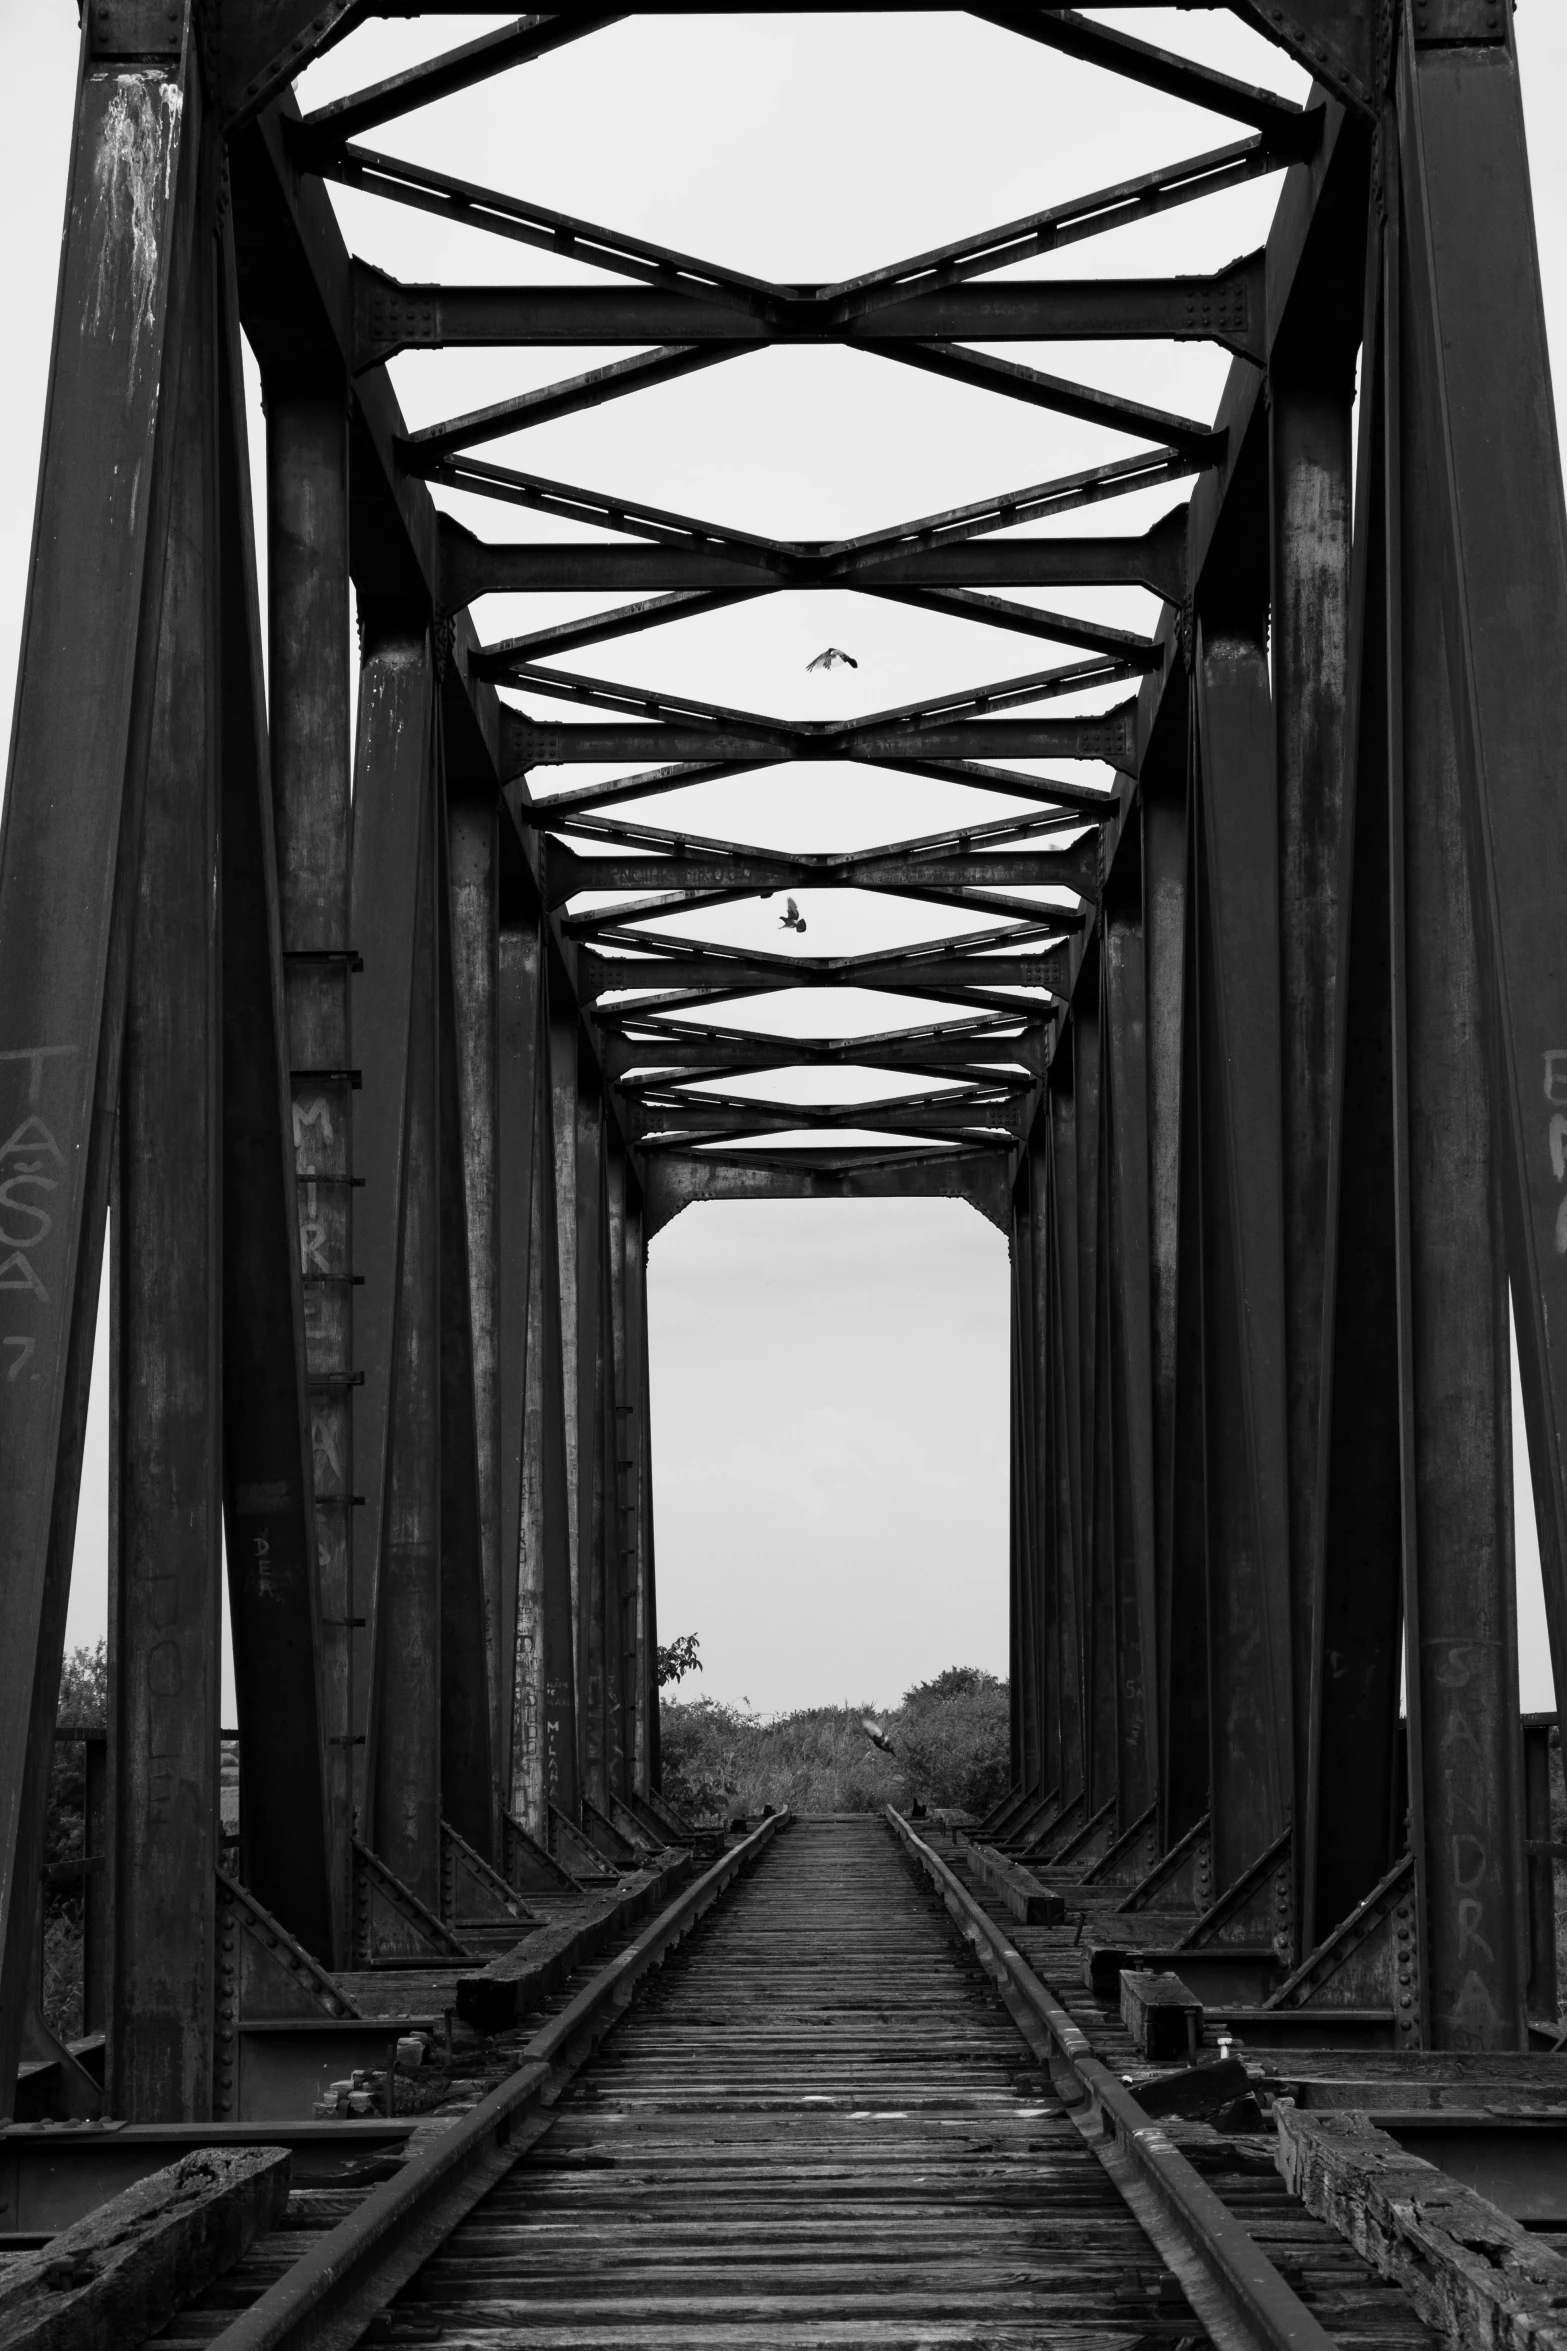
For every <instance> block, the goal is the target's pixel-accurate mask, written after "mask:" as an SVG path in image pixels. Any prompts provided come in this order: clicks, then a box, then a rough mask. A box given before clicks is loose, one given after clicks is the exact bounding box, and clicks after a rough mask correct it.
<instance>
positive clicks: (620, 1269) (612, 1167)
mask: <svg viewBox="0 0 1567 2351" xmlns="http://www.w3.org/2000/svg"><path fill="white" fill-rule="evenodd" d="M626 1174H627V1170H626V1147H625V1144H624V1143H623V1142H622V1140H621V1137H620V1133H619V1130H618V1128H617V1127H616V1125H615V1122H614V1119H613V1116H612V1115H611V1116H608V1117H606V1120H605V1134H604V1210H605V1235H606V1240H607V1245H608V1281H607V1284H606V1295H607V1299H608V1305H609V1319H610V1339H611V1346H610V1353H609V1370H610V1379H609V1383H608V1394H607V1396H606V1399H605V1401H606V1405H607V1411H606V1414H605V1422H604V1434H605V1440H606V1451H605V1461H604V1574H605V1582H606V1585H607V1588H608V1589H607V1600H606V1607H605V1619H606V1626H605V1645H606V1650H607V1663H608V1668H609V1685H610V1742H609V1757H610V1786H611V1787H612V1789H613V1790H614V1791H615V1792H616V1793H617V1794H618V1795H622V1796H623V1795H624V1794H625V1793H626V1791H627V1789H628V1787H629V1786H630V1785H631V1782H632V1765H633V1751H634V1748H635V1744H636V1736H635V1726H636V1712H637V1710H636V1698H635V1690H634V1684H633V1680H632V1673H631V1662H632V1659H633V1657H634V1654H635V1645H636V1643H635V1629H636V1617H635V1601H636V1592H635V1585H634V1583H633V1580H632V1577H631V1575H630V1573H629V1561H628V1550H629V1551H630V1552H631V1555H632V1556H633V1557H634V1547H633V1546H630V1545H628V1540H627V1537H628V1533H629V1530H630V1525H631V1521H632V1511H631V1507H630V1504H629V1502H628V1497H627V1492H626V1483H627V1477H628V1474H629V1472H630V1470H631V1467H632V1459H633V1456H632V1452H631V1440H632V1437H633V1435H634V1411H635V1408H634V1406H633V1404H632V1401H631V1397H630V1393H629V1382H628V1377H627V1341H628V1331H627V1324H628V1304H627V1296H626V1248H627V1231H626Z"/></svg>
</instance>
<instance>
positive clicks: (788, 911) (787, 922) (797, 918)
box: [778, 898, 805, 932]
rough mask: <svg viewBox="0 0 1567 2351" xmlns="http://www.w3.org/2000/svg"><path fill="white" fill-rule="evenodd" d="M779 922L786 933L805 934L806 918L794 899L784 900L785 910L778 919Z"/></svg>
mask: <svg viewBox="0 0 1567 2351" xmlns="http://www.w3.org/2000/svg"><path fill="white" fill-rule="evenodd" d="M778 921H779V926H780V928H781V929H783V930H786V931H802V932H803V930H804V929H805V917H804V915H803V914H802V913H801V912H800V909H799V908H798V906H796V904H795V902H794V900H793V899H792V898H786V899H785V900H784V910H783V912H782V914H780V916H779V917H778Z"/></svg>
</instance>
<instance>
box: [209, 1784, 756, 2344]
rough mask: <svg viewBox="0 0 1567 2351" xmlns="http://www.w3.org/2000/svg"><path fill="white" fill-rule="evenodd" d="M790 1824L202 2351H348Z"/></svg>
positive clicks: (582, 1998) (570, 2011)
mask: <svg viewBox="0 0 1567 2351" xmlns="http://www.w3.org/2000/svg"><path fill="white" fill-rule="evenodd" d="M790 1818H791V1815H790V1814H789V1813H787V1812H778V1813H774V1814H773V1816H772V1818H771V1819H770V1820H764V1821H763V1822H762V1823H761V1824H760V1826H759V1827H757V1828H755V1829H753V1830H752V1832H751V1834H750V1835H749V1836H748V1837H747V1838H746V1839H745V1840H744V1841H743V1843H741V1844H738V1845H735V1846H732V1847H731V1848H730V1850H729V1851H728V1852H727V1853H725V1854H723V1855H721V1856H720V1858H719V1859H718V1860H717V1861H715V1862H714V1864H713V1866H712V1868H711V1869H709V1870H706V1871H704V1873H703V1874H702V1876H701V1877H699V1878H697V1879H695V1880H694V1881H693V1883H692V1884H691V1885H689V1886H688V1887H687V1888H686V1889H685V1892H684V1893H683V1894H680V1895H678V1896H677V1897H676V1899H675V1900H674V1901H673V1902H671V1903H670V1904H669V1905H668V1906H667V1908H665V1909H663V1910H661V1911H660V1912H659V1914H658V1916H657V1917H656V1918H655V1919H652V1920H650V1921H649V1923H648V1925H646V1926H645V1927H644V1928H643V1930H642V1932H641V1933H640V1934H639V1935H638V1936H637V1937H636V1939H635V1941H634V1942H632V1943H630V1944H628V1946H627V1947H626V1949H625V1950H624V1951H622V1952H621V1953H620V1954H619V1956H618V1957H617V1958H615V1959H612V1960H610V1961H609V1962H608V1964H607V1965H606V1966H604V1967H602V1968H600V1970H599V1972H598V1973H597V1975H596V1976H594V1978H593V1979H592V1981H591V1982H590V1983H588V1984H585V1985H584V1986H583V1988H582V1990H581V1991H580V1992H579V1993H578V1994H577V1997H576V1998H575V1999H574V2000H573V2001H572V2002H571V2003H570V2005H569V2006H568V2007H566V2008H564V2009H562V2011H561V2013H560V2014H559V2016H557V2017H554V2018H553V2019H552V2020H551V2022H550V2023H549V2024H547V2025H546V2026H545V2027H544V2029H543V2030H542V2031H541V2032H539V2033H536V2034H535V2035H534V2037H533V2039H532V2040H530V2041H529V2042H528V2044H527V2046H526V2048H525V2049H524V2050H523V2051H522V2054H521V2059H520V2062H519V2064H518V2066H517V2068H516V2070H515V2072H513V2073H511V2074H509V2075H508V2076H507V2078H506V2080H505V2081H503V2082H501V2083H500V2084H498V2086H497V2087H496V2088H495V2089H493V2090H492V2091H491V2092H490V2094H489V2096H488V2097H487V2098H483V2099H481V2100H480V2102H479V2104H478V2105H477V2106H476V2107H474V2109H473V2111H472V2112H471V2113H470V2114H467V2115H465V2116H464V2117H463V2118H462V2120H461V2121H460V2122H457V2123H454V2124H453V2126H452V2128H451V2129H450V2130H448V2131H444V2132H443V2133H442V2134H441V2135H440V2137H439V2138H438V2139H436V2140H435V2141H434V2142H433V2143H432V2145H430V2146H429V2147H428V2148H427V2149H426V2150H425V2151H424V2153H423V2154H421V2155H417V2156H415V2157H414V2158H413V2160H412V2161H411V2162H409V2163H406V2164H404V2166H403V2167H402V2169H401V2170H400V2171H398V2172H396V2173H394V2174H393V2176H392V2178H391V2179H389V2180H386V2181H384V2182H383V2183H382V2185H381V2186H379V2187H377V2188H375V2189H372V2191H371V2193H370V2194H369V2195H368V2196H367V2197H366V2198H365V2200H364V2202H363V2203H362V2204H361V2205H360V2206H359V2207H358V2209H357V2210H356V2211H354V2212H352V2213H350V2214H349V2216H348V2218H347V2219H346V2220H342V2221H339V2222H338V2224H337V2226H336V2228H334V2229H331V2230H329V2231H328V2233H327V2234H326V2235H325V2236H323V2237H322V2238H321V2240H320V2242H319V2243H318V2244H316V2245H314V2246H312V2247H311V2250H310V2251H309V2252H308V2253H307V2254H306V2255H305V2256H304V2258H303V2260H301V2261H298V2262H296V2263H295V2264H294V2266H293V2267H292V2268H291V2269H289V2270H287V2271H286V2272H285V2273H284V2275H283V2276H282V2277H280V2278H279V2279H278V2280H277V2281H276V2283H275V2284H273V2285H271V2286H269V2287H268V2289H267V2291H266V2292H265V2293H264V2294H263V2295H261V2296H260V2298H259V2299H258V2300H257V2301H255V2302H253V2303H252V2304H251V2306H250V2308H249V2309H248V2310H246V2311H244V2312H242V2313H241V2315H240V2316H239V2317H237V2318H236V2319H235V2320H234V2322H233V2324H232V2325H231V2326H227V2327H225V2328H224V2329H223V2332H222V2333H221V2334H220V2335H217V2336H215V2337H214V2338H213V2345H212V2351H349V2347H350V2346H351V2345H353V2344H354V2343H357V2342H358V2341H359V2339H360V2337H361V2335H362V2334H363V2333H364V2331H365V2329H366V2328H367V2327H368V2326H369V2325H370V2323H371V2321H372V2320H373V2318H374V2317H375V2315H376V2313H377V2311H379V2310H381V2309H383V2308H384V2307H385V2305H386V2303H387V2302H388V2301H389V2300H390V2299H391V2297H392V2295H393V2294H395V2293H396V2292H397V2291H398V2290H399V2288H400V2287H401V2286H403V2285H404V2284H405V2283H406V2282H407V2280H408V2279H409V2278H410V2277H411V2276H412V2275H413V2273H414V2271H415V2270H416V2269H417V2268H418V2267H419V2266H420V2264H421V2263H423V2262H425V2261H427V2260H428V2259H429V2257H430V2255H431V2254H432V2253H433V2252H434V2251H435V2249H436V2247H437V2246H438V2245H439V2244H440V2243H442V2242H443V2240H444V2239H445V2238H446V2237H447V2236H449V2235H450V2233H451V2231H452V2230H453V2229H454V2228H455V2227H456V2226H457V2224H458V2222H459V2221H460V2220H463V2219H464V2218H465V2217H466V2216H467V2214H468V2213H469V2212H470V2211H471V2210H472V2209H473V2206H474V2205H475V2204H476V2203H477V2202H478V2200H479V2198H480V2197H481V2196H482V2195H484V2194H486V2193H487V2191H488V2190H489V2189H490V2188H492V2187H493V2186H494V2185H495V2183H496V2181H497V2180H499V2179H501V2178H503V2177H504V2175H505V2174H506V2173H507V2172H508V2171H509V2170H510V2169H511V2167H512V2165H513V2164H514V2163H515V2162H517V2160H518V2159H519V2158H520V2157H521V2156H522V2155H524V2154H525V2153H526V2152H527V2149H528V2146H529V2145H530V2144H531V2143H532V2141H533V2140H534V2139H535V2138H537V2137H539V2136H541V2135H542V2127H544V2120H545V2118H544V2116H543V2114H542V2113H541V2109H546V2108H549V2107H552V2106H553V2105H554V2104H555V2103H556V2101H557V2100H558V2098H559V2096H560V2093H561V2091H562V2090H563V2089H564V2087H565V2086H566V2084H567V2082H568V2081H569V2080H570V2079H571V2077H572V2076H573V2075H574V2074H575V2073H576V2072H577V2071H578V2069H579V2068H580V2066H581V2065H582V2064H583V2063H584V2061H585V2060H586V2059H587V2057H589V2056H590V2055H591V2053H592V2051H593V2049H594V2048H595V2047H596V2045H597V2044H598V2042H599V2041H600V2040H602V2038H603V2036H604V2034H605V2033H606V2032H607V2031H608V2030H609V2028H610V2026H611V2025H612V2024H614V2023H615V2022H616V2020H617V2019H618V2018H619V2017H620V2015H621V2014H622V2013H623V2012H624V2010H625V2009H626V2008H627V2007H628V2006H629V2005H630V2002H631V1999H632V1996H633V1994H634V1992H635V1990H636V1987H637V1985H638V1983H639V1982H640V1981H641V1979H642V1977H643V1976H644V1975H645V1974H646V1973H647V1971H648V1969H649V1968H650V1967H653V1966H654V1965H656V1963H657V1962H658V1961H659V1960H660V1959H662V1958H663V1956H664V1954H665V1952H666V1951H668V1950H669V1949H670V1948H671V1946H672V1945H673V1944H675V1943H677V1942H679V1941H680V1940H681V1938H682V1937H683V1936H684V1935H686V1934H688V1933H689V1932H690V1930H691V1928H692V1927H693V1926H694V1925H695V1924H696V1922H697V1920H698V1919H699V1918H700V1917H701V1916H702V1914H703V1913H704V1911H706V1910H709V1909H710V1908H711V1907H712V1905H713V1903H714V1902H716V1901H717V1900H718V1898H719V1896H720V1895H721V1894H723V1893H724V1892H725V1891H726V1889H727V1888H728V1886H729V1885H730V1883H731V1882H732V1881H733V1879H734V1878H736V1877H737V1876H738V1875H739V1873H740V1871H741V1870H742V1869H744V1868H745V1867H746V1866H747V1865H748V1864H749V1863H750V1862H752V1861H754V1860H755V1859H756V1857H757V1856H758V1854H759V1853H761V1852H762V1850H763V1849H764V1848H765V1847H766V1846H767V1845H768V1844H769V1843H770V1842H771V1840H772V1838H773V1837H774V1836H776V1835H777V1833H778V1831H779V1830H780V1829H781V1828H782V1827H783V1826H784V1824H785V1823H786V1822H787V1821H788V1820H789V1819H790ZM530 2125H533V2126H535V2127H533V2128H531V2129H530V2127H529V2126H530Z"/></svg>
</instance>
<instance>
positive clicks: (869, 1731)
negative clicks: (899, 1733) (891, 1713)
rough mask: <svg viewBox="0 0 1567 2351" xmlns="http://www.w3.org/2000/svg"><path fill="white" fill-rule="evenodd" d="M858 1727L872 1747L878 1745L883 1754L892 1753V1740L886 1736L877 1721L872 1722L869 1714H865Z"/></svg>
mask: <svg viewBox="0 0 1567 2351" xmlns="http://www.w3.org/2000/svg"><path fill="white" fill-rule="evenodd" d="M860 1728H861V1730H862V1731H863V1732H864V1733H865V1736H866V1737H867V1738H868V1739H869V1741H870V1743H871V1745H872V1746H873V1747H879V1748H880V1749H881V1751H882V1753H883V1755H890V1754H891V1753H892V1751H893V1747H892V1741H891V1740H890V1739H889V1738H888V1736H887V1734H886V1732H885V1731H884V1730H883V1729H882V1727H881V1724H880V1723H879V1722H872V1720H871V1718H870V1716H869V1715H867V1716H866V1717H865V1720H864V1721H863V1722H862V1723H861V1725H860Z"/></svg>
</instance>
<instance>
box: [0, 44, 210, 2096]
mask: <svg viewBox="0 0 1567 2351" xmlns="http://www.w3.org/2000/svg"><path fill="white" fill-rule="evenodd" d="M93 34H94V23H93V21H91V20H90V21H89V22H88V24H87V25H86V26H85V27H84V49H83V69H84V70H83V74H82V79H81V81H80V83H79V86H78V91H77V100H76V127H75V134H74V139H73V144H72V153H71V166H70V180H69V185H68V191H67V197H66V215H65V230H64V237H63V241H62V247H61V259H60V296H59V306H58V316H59V317H60V318H61V319H62V320H64V321H66V322H68V331H67V333H66V334H65V335H63V336H61V337H59V338H57V340H56V343H55V348H54V354H53V357H52V360H51V364H50V374H49V391H48V400H47V405H46V408H45V413H44V435H43V454H42V460H41V464H40V468H39V481H38V504H37V513H36V518H35V522H34V528H33V545H32V557H31V567H30V571H29V577H28V596H27V613H26V619H25V623H24V626H23V632H22V644H21V650H20V657H19V660H18V665H17V684H16V715H15V719H14V722H13V731H12V741H11V767H10V780H9V785H8V789H7V793H6V799H5V807H4V816H3V829H0V1170H3V1173H0V1192H3V1197H4V1202H5V1211H6V1213H5V1214H4V1215H3V1216H0V1366H3V1369H0V2106H3V2107H4V2108H5V2109H6V2110H9V2109H10V2104H11V2092H12V2085H13V2083H14V2081H15V2079H16V2067H17V2062H18V2056H19V2053H20V2052H21V2050H22V2048H23V2046H24V2045H28V2046H36V2045H37V2043H36V2036H37V2035H39V2034H41V2032H42V2020H41V2018H39V2017H38V2016H37V2013H36V2002H35V1984H36V1967H35V1956H36V1937H37V1918H38V1880H39V1871H40V1868H41V1867H42V1861H43V1843H44V1820H45V1812H46V1807H47V1803H48V1788H49V1772H50V1765H51V1761H52V1755H53V1733H54V1717H55V1704H56V1699H57V1696H58V1691H59V1678H60V1655H61V1649H62V1646H63V1643H64V1637H65V1618H66V1608H67V1603H68V1601H69V1597H70V1580H71V1554H72V1547H73V1542H74V1537H75V1528H76V1498H77V1487H78V1481H79V1478H80V1474H81V1453H82V1440H83V1429H84V1424H85V1421H86V1415H87V1392H88V1382H89V1377H90V1373H91V1367H92V1350H93V1337H94V1332H95V1330H96V1327H97V1319H98V1295H99V1274H100V1268H101V1262H102V1248H103V1229H104V1206H105V1202H106V1200H107V1197H108V1188H109V1176H110V1164H111V1159H112V1156H113V1149H114V1115H115V1103H116V1098H117V1094H118V1087H119V1063H120V1045H121V1037H122V1033H123V1022H124V1000H125V971H126V962H127V959H128V955H129V951H130V937H131V928H132V923H133V920H134V914H135V905H136V868H137V860H138V856H139V844H140V838H141V803H142V781H143V777H144V774H145V770H146V763H147V753H148V742H149V734H150V728H151V720H152V695H153V678H154V671H155V666H156V663H157V659H158V649H159V613H160V606H161V602H162V596H163V568H164V541H165V537H166V534H167V516H168V506H169V494H170V484H171V478H172V469H173V453H174V444H175V426H176V412H177V402H176V399H175V396H174V395H175V388H176V383H177V376H178V366H177V359H176V354H177V353H178V350H179V347H180V341H181V336H182V331H183V329H182V320H183V313H184V305H185V288H186V283H187V279H188V275H189V265H190V260H191V256H192V254H193V252H194V250H195V244H196V230H195V212H196V203H197V195H198V179H197V168H196V165H197V156H198V154H199V150H200V143H201V122H202V101H201V94H200V89H199V84H198V80H197V75H196V62H195V51H194V47H193V46H192V47H187V46H186V44H185V41H184V35H183V28H182V27H181V26H180V25H179V24H176V25H174V26H172V27H168V26H160V28H159V35H158V37H160V38H161V37H163V36H165V35H167V36H168V49H169V52H170V53H169V54H167V55H166V56H165V57H163V58H162V59H161V60H155V59H154V58H153V57H152V56H151V55H150V54H149V53H147V52H145V51H144V52H143V53H142V54H141V55H140V57H139V58H137V59H136V60H134V61H131V60H127V61H125V62H124V63H123V65H119V66H116V69H115V70H113V71H96V72H95V71H92V70H89V69H90V68H91V67H92V65H93V64H94V63H95V62H97V63H106V62H108V61H106V60H102V59H97V60H95V57H94V52H93V50H92V46H91V43H92V39H93ZM147 191H157V192H161V200H156V199H155V200H154V201H152V202H151V203H149V202H148V201H147ZM133 233H134V235H135V237H136V239H137V244H136V253H137V259H138V267H137V268H136V269H134V270H133V269H132V268H131V267H130V266H129V253H130V248H131V240H132V236H133ZM43 2053H44V2052H43V2049H42V2048H41V2047H39V2048H38V2054H40V2055H42V2054H43ZM66 2063H67V2065H69V2060H67V2061H66ZM94 2094H95V2093H94Z"/></svg>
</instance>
